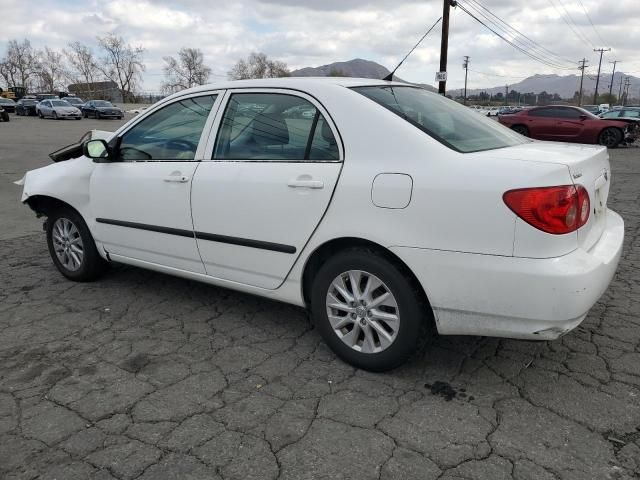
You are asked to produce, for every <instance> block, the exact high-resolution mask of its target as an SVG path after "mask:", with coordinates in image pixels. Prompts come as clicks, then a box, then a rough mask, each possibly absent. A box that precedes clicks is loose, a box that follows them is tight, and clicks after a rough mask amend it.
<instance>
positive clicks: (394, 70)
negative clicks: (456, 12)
mask: <svg viewBox="0 0 640 480" xmlns="http://www.w3.org/2000/svg"><path fill="white" fill-rule="evenodd" d="M440 20H442V17H440V18H439V19H438V20H436V23H434V24H433V25H431V28H430V29H429V30H427V33H425V34H424V35H423V36H422V38H421V39H420V40H418V43H416V44H415V46H414V47H413V48H412V49H411V50H409V53H407V54H406V55H405V56H404V58H403V59H402V60H401V61H400V63H399V64H398V65H397V66H396V68H394V69H393V71H392V72H391V73H390V74H389V75H387V76H386V77H384V78H383V79H382V80H386V81H389V82H391V81H392V80H393V74H394V73H396V70H398V69H399V68H400V65H402V64H403V63H404V61H405V60H406V59H407V57H409V55H411V54H412V53H413V51H414V50H415V49H416V48H418V45H420V44H421V43H422V41H423V40H424V39H425V38H426V37H427V35H429V33H431V30H433V29H434V28H435V26H436V25H437V24H438V22H440Z"/></svg>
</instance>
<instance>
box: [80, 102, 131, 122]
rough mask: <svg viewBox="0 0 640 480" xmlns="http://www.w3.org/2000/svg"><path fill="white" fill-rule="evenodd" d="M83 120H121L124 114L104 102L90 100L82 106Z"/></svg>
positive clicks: (109, 103)
mask: <svg viewBox="0 0 640 480" xmlns="http://www.w3.org/2000/svg"><path fill="white" fill-rule="evenodd" d="M82 115H83V116H84V118H88V117H93V118H117V119H118V120H119V119H121V118H122V117H123V115H124V112H123V111H122V110H120V109H119V108H118V107H116V106H114V105H113V104H112V103H111V102H107V101H106V100H90V101H88V102H87V103H85V104H84V105H83V106H82Z"/></svg>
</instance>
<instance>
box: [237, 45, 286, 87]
mask: <svg viewBox="0 0 640 480" xmlns="http://www.w3.org/2000/svg"><path fill="white" fill-rule="evenodd" d="M228 75H229V78H230V79H232V80H246V79H248V78H276V77H288V76H289V67H287V64H286V63H284V62H280V61H278V60H271V59H269V58H268V57H267V56H266V55H265V54H264V53H255V52H254V53H252V54H251V55H249V57H248V58H247V59H246V60H244V59H241V60H239V61H238V63H236V64H235V65H234V66H233V68H232V69H231V70H230V71H229V73H228Z"/></svg>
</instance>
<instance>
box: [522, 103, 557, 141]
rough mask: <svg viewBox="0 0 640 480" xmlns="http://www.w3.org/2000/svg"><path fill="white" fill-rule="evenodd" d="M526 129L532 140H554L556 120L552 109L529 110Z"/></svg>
mask: <svg viewBox="0 0 640 480" xmlns="http://www.w3.org/2000/svg"><path fill="white" fill-rule="evenodd" d="M527 120H528V121H527V127H528V128H529V134H530V135H531V137H533V138H537V139H540V140H555V127H556V123H557V119H556V118H555V116H554V114H553V108H552V107H541V108H534V109H531V110H529V112H528V119H527Z"/></svg>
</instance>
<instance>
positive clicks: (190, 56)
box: [162, 48, 211, 93]
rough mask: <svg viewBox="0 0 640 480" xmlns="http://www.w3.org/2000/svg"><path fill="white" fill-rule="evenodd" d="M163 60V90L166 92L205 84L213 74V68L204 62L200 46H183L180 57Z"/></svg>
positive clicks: (179, 53)
mask: <svg viewBox="0 0 640 480" xmlns="http://www.w3.org/2000/svg"><path fill="white" fill-rule="evenodd" d="M163 60H164V61H165V66H164V67H163V70H164V75H165V80H164V82H163V83H162V90H163V91H164V92H166V93H174V92H177V91H179V90H184V89H185V88H191V87H195V86H196V85H204V84H205V83H207V81H208V80H209V75H211V69H210V68H209V67H207V66H206V65H205V64H204V58H203V55H202V51H200V49H199V48H181V49H180V51H179V52H178V58H174V57H164V58H163Z"/></svg>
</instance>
